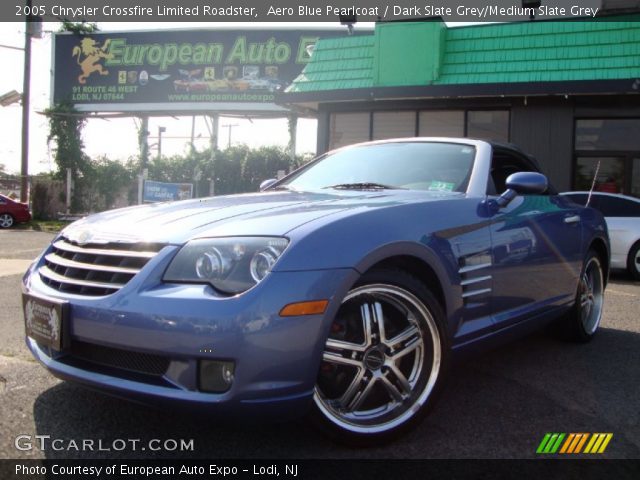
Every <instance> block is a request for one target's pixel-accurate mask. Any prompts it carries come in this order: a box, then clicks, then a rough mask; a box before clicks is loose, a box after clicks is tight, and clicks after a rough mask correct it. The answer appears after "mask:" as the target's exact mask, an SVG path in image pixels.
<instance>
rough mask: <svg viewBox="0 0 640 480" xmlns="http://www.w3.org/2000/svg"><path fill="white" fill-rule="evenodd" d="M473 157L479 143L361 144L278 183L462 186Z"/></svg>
mask: <svg viewBox="0 0 640 480" xmlns="http://www.w3.org/2000/svg"><path fill="white" fill-rule="evenodd" d="M474 157H475V147H473V146H471V145H461V144H456V143H436V142H390V143H381V144H374V145H361V146H357V147H352V148H346V149H343V150H339V151H337V152H335V153H333V154H329V155H327V156H325V157H321V158H320V159H318V160H316V161H315V162H313V163H311V164H310V165H309V166H308V167H307V168H304V169H302V170H300V171H299V172H297V173H296V174H294V175H292V176H291V177H290V178H288V179H286V180H285V181H284V182H282V183H281V184H279V185H278V187H285V188H289V189H292V190H318V189H323V188H324V189H326V188H334V189H347V190H350V189H352V190H369V189H391V188H398V189H410V190H430V191H449V192H464V191H466V189H467V184H468V183H469V177H470V176H471V170H472V168H473V160H474ZM276 188H277V187H276Z"/></svg>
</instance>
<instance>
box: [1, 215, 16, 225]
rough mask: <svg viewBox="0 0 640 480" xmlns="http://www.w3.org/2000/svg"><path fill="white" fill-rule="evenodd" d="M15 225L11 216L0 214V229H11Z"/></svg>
mask: <svg viewBox="0 0 640 480" xmlns="http://www.w3.org/2000/svg"><path fill="white" fill-rule="evenodd" d="M14 223H15V219H14V218H13V215H11V214H10V213H0V228H11V227H12V226H13V224H14Z"/></svg>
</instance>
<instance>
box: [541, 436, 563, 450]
mask: <svg viewBox="0 0 640 480" xmlns="http://www.w3.org/2000/svg"><path fill="white" fill-rule="evenodd" d="M565 435H566V434H564V433H547V434H546V435H545V436H544V438H543V439H542V442H540V445H538V449H537V450H536V453H556V452H557V451H558V448H560V444H561V443H562V440H563V439H564V437H565Z"/></svg>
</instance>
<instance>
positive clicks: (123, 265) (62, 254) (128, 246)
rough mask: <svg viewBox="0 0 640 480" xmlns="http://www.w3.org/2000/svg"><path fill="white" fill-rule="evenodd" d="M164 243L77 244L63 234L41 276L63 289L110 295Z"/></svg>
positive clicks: (83, 293) (45, 280)
mask: <svg viewBox="0 0 640 480" xmlns="http://www.w3.org/2000/svg"><path fill="white" fill-rule="evenodd" d="M162 247H163V245H160V244H150V243H108V244H104V245H101V244H87V245H78V244H76V243H74V242H70V241H69V240H67V239H64V238H63V239H60V240H58V241H56V242H54V244H53V245H52V249H51V252H50V253H48V254H47V255H46V256H45V263H44V265H43V266H42V267H40V270H39V273H40V278H42V281H43V282H44V283H45V284H47V285H48V286H50V287H51V288H55V289H56V290H58V291H60V292H67V293H74V294H77V295H86V296H91V297H95V296H102V295H110V294H112V293H114V292H116V291H118V290H120V289H121V288H122V287H124V286H125V285H126V284H127V282H128V281H129V280H131V279H132V278H133V277H134V276H135V275H136V274H137V273H138V272H139V271H140V270H141V269H142V267H144V266H145V265H146V264H147V262H148V261H149V260H150V259H151V258H153V257H154V256H155V255H156V254H157V253H158V251H159V250H160V249H161V248H162Z"/></svg>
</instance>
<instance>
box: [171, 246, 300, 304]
mask: <svg viewBox="0 0 640 480" xmlns="http://www.w3.org/2000/svg"><path fill="white" fill-rule="evenodd" d="M288 244H289V240H287V239H286V238H281V237H225V238H204V239H200V240H192V241H190V242H189V243H187V244H186V245H185V246H184V247H182V249H180V251H179V252H178V254H177V255H176V256H175V258H174V259H173V260H172V261H171V264H170V265H169V268H168V269H167V271H166V272H165V274H164V277H163V280H165V281H167V282H178V283H182V282H188V283H210V284H211V285H212V286H213V287H214V288H215V289H216V290H219V291H221V292H224V293H233V294H235V293H242V292H244V291H246V290H249V289H250V288H251V287H253V286H254V285H256V284H257V283H258V282H260V281H261V280H262V279H263V278H264V277H266V276H267V274H268V273H269V272H270V271H271V270H272V269H273V266H274V265H275V264H276V262H277V261H278V258H280V255H282V252H284V249H285V248H287V245H288Z"/></svg>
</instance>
